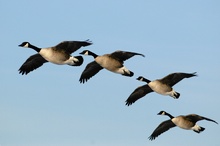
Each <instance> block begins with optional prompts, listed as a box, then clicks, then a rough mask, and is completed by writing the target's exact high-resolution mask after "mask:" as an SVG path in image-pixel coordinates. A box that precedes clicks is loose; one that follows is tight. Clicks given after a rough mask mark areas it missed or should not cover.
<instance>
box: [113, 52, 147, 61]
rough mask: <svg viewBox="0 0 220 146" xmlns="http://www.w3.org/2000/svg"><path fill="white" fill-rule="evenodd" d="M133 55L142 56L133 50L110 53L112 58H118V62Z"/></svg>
mask: <svg viewBox="0 0 220 146" xmlns="http://www.w3.org/2000/svg"><path fill="white" fill-rule="evenodd" d="M134 55H141V56H143V57H144V55H143V54H140V53H135V52H127V51H115V52H113V53H112V54H110V57H113V58H115V59H117V60H119V61H120V62H123V61H125V60H127V59H129V58H131V57H133V56H134Z"/></svg>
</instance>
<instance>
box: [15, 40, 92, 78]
mask: <svg viewBox="0 0 220 146" xmlns="http://www.w3.org/2000/svg"><path fill="white" fill-rule="evenodd" d="M91 44H92V43H91V42H90V41H89V40H86V41H63V42H61V43H59V44H58V45H56V46H54V47H48V48H38V47H36V46H34V45H32V44H30V43H29V42H23V43H22V44H20V45H19V46H20V47H24V48H31V49H34V50H35V51H37V52H38V53H37V54H34V55H32V56H30V57H29V58H28V59H27V60H26V61H25V62H24V63H23V64H22V66H21V67H20V68H19V70H18V71H19V73H21V74H22V75H23V74H28V73H29V72H31V71H33V70H35V69H37V68H38V67H40V66H42V65H43V64H44V63H46V62H51V63H54V64H59V65H63V64H68V65H70V66H80V65H81V64H82V63H83V58H82V56H71V55H70V54H71V53H73V52H75V51H77V50H78V49H79V48H81V47H85V46H88V45H91Z"/></svg>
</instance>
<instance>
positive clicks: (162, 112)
mask: <svg viewBox="0 0 220 146" xmlns="http://www.w3.org/2000/svg"><path fill="white" fill-rule="evenodd" d="M166 114H167V113H166V112H165V111H160V112H159V113H158V114H157V115H166Z"/></svg>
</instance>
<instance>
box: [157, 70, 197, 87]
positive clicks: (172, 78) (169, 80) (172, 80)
mask: <svg viewBox="0 0 220 146" xmlns="http://www.w3.org/2000/svg"><path fill="white" fill-rule="evenodd" d="M193 76H196V72H194V73H172V74H169V75H167V76H166V77H164V78H162V79H161V82H162V83H164V84H167V85H169V86H170V87H172V86H174V85H175V84H176V83H178V82H179V81H181V80H182V79H184V78H190V77H193Z"/></svg>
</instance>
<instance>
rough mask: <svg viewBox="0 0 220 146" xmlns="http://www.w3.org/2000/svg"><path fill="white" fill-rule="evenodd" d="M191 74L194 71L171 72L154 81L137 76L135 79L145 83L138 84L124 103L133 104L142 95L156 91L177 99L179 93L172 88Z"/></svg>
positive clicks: (194, 74) (192, 74)
mask: <svg viewBox="0 0 220 146" xmlns="http://www.w3.org/2000/svg"><path fill="white" fill-rule="evenodd" d="M193 76H197V75H196V72H194V73H181V72H176V73H171V74H169V75H167V76H165V77H164V78H162V79H156V80H154V81H150V80H148V79H146V78H144V77H143V76H139V77H138V78H137V80H139V81H143V82H146V83H147V84H146V85H143V86H140V87H138V88H136V89H135V90H134V91H133V92H132V93H131V94H130V96H129V97H128V98H127V100H126V101H125V102H126V105H127V106H129V105H131V104H133V103H134V102H135V101H137V100H138V99H140V98H142V97H144V96H145V95H146V94H148V93H151V92H156V93H158V94H161V95H169V96H171V97H173V98H174V99H178V98H179V96H180V93H178V92H176V91H174V89H173V88H172V87H173V86H174V85H175V84H176V83H178V82H179V81H181V80H182V79H184V78H190V77H193Z"/></svg>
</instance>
